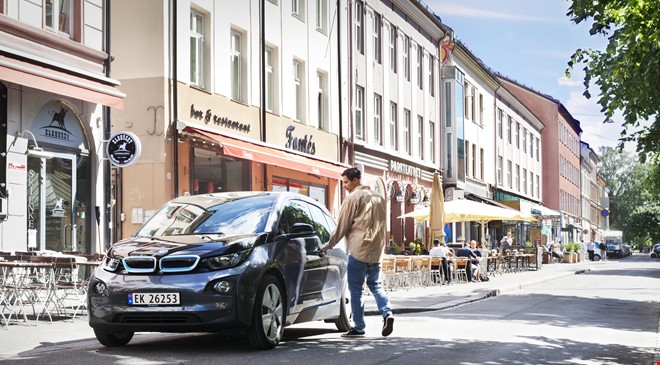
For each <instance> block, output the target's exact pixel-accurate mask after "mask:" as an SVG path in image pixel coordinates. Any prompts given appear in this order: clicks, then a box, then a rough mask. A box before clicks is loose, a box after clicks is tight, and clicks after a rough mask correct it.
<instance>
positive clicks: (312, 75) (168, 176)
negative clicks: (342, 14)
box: [112, 0, 348, 236]
mask: <svg viewBox="0 0 660 365" xmlns="http://www.w3.org/2000/svg"><path fill="white" fill-rule="evenodd" d="M335 5H336V2H333V1H329V0H323V1H316V2H300V1H287V0H280V1H277V0H269V1H263V2H260V1H258V0H251V1H235V2H230V3H222V4H220V3H218V2H215V1H210V0H200V1H175V2H162V1H156V0H149V1H141V2H139V5H138V4H136V3H135V2H131V1H114V2H113V13H112V15H113V16H112V19H113V30H114V31H113V39H116V40H117V42H116V45H115V55H116V65H115V68H114V70H113V75H114V76H115V77H116V78H117V79H119V80H122V82H124V86H125V91H126V93H127V94H128V95H129V97H130V100H131V102H130V103H127V105H126V108H125V110H124V111H123V112H121V113H118V114H117V115H116V119H115V123H114V126H113V128H114V129H117V130H119V129H121V130H129V131H133V132H134V133H135V134H137V135H138V136H139V137H140V138H141V140H142V142H143V144H144V148H143V151H144V153H143V154H142V157H141V159H140V161H139V162H138V163H136V164H135V165H134V166H131V167H129V168H125V169H123V170H122V171H121V172H120V173H119V174H118V176H119V178H120V180H118V181H120V183H118V184H117V185H118V186H120V187H121V191H120V192H119V193H118V195H120V196H121V198H122V205H121V206H120V207H119V209H118V212H121V214H120V215H119V216H118V222H119V223H120V224H119V225H118V226H117V229H118V230H119V231H121V234H122V236H126V235H128V234H130V233H132V232H133V231H134V230H135V229H136V228H137V227H138V225H139V224H141V223H142V222H143V221H144V220H145V219H146V218H148V217H149V216H150V215H151V214H152V213H153V212H154V209H157V208H158V207H160V206H161V205H162V204H163V203H164V202H165V201H167V200H169V199H171V198H173V197H175V196H179V195H186V194H201V193H208V192H222V191H240V190H252V191H282V190H284V191H296V192H299V193H302V194H304V195H308V196H311V197H313V198H315V199H317V200H318V201H320V202H322V203H323V204H325V205H326V206H327V207H328V209H329V210H330V211H331V212H332V213H333V214H336V213H337V212H338V207H339V200H338V199H339V195H338V192H339V188H340V186H339V185H340V184H339V183H338V182H339V179H340V174H341V172H342V171H343V170H344V169H345V168H346V167H347V166H348V165H345V164H342V163H340V162H339V157H340V153H339V145H340V144H339V133H340V123H339V121H340V120H341V118H340V115H339V112H338V110H339V102H340V98H339V96H338V94H339V91H338V90H339V87H340V85H339V82H338V80H339V77H338V67H339V54H338V42H337V37H338V30H337V29H338V28H337V27H336V26H335V25H336V24H333V23H332V22H333V21H334V20H333V19H334V18H332V17H331V15H332V14H334V13H335ZM168 6H169V7H168ZM127 40H130V41H127ZM262 40H263V41H262Z"/></svg>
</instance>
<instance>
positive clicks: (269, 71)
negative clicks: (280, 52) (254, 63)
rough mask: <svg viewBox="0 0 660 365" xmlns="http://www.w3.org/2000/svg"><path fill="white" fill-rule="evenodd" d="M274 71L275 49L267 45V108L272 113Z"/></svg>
mask: <svg viewBox="0 0 660 365" xmlns="http://www.w3.org/2000/svg"><path fill="white" fill-rule="evenodd" d="M273 71H274V68H273V49H272V48H270V47H266V110H267V111H269V112H271V113H272V112H273V108H274V104H275V95H274V94H275V85H274V81H275V78H274V76H273Z"/></svg>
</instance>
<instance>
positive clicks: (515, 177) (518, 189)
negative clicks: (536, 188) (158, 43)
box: [513, 164, 520, 191]
mask: <svg viewBox="0 0 660 365" xmlns="http://www.w3.org/2000/svg"><path fill="white" fill-rule="evenodd" d="M515 174H516V175H515V176H514V177H513V180H514V181H515V182H516V191H520V165H518V164H516V171H515Z"/></svg>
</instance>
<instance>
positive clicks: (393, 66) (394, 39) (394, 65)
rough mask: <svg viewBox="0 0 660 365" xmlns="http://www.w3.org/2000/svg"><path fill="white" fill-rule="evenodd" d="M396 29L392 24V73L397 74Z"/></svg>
mask: <svg viewBox="0 0 660 365" xmlns="http://www.w3.org/2000/svg"><path fill="white" fill-rule="evenodd" d="M396 33H397V32H396V27H395V26H394V25H391V24H390V69H391V70H392V72H394V73H396V72H397V63H396V51H397V46H396Z"/></svg>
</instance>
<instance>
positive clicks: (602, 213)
mask: <svg viewBox="0 0 660 365" xmlns="http://www.w3.org/2000/svg"><path fill="white" fill-rule="evenodd" d="M600 215H602V216H603V217H607V216H608V215H610V210H609V209H607V208H605V209H603V210H601V211H600Z"/></svg>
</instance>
